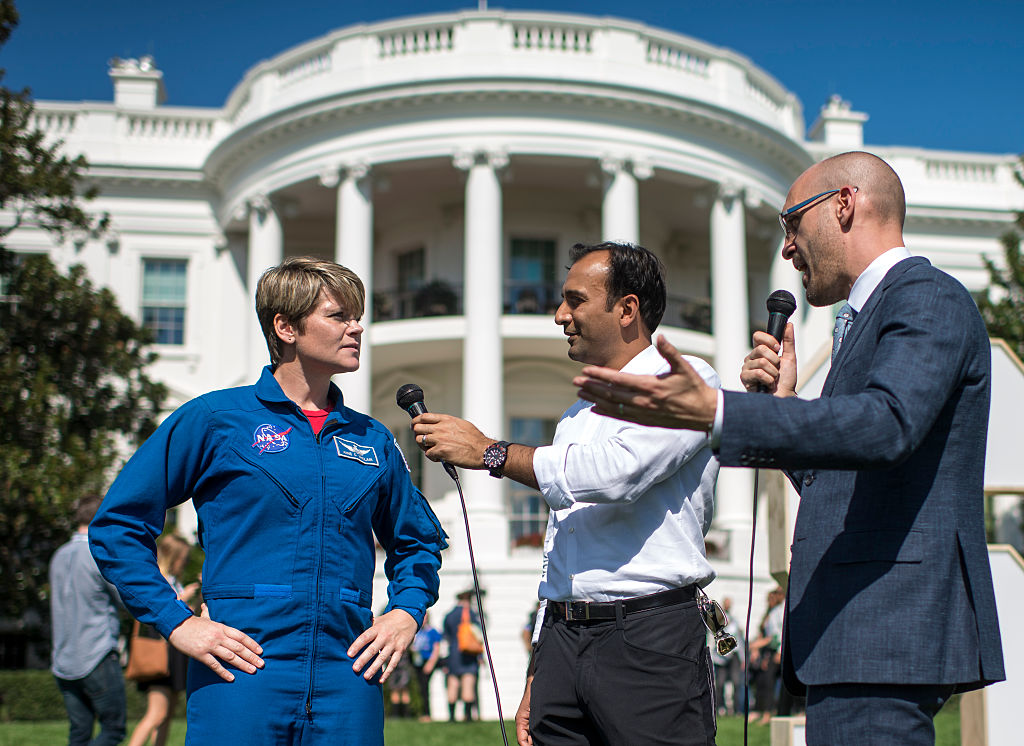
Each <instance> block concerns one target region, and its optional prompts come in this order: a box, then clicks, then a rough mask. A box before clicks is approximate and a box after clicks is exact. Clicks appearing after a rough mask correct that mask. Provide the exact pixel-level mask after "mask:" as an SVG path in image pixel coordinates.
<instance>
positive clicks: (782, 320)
mask: <svg viewBox="0 0 1024 746" xmlns="http://www.w3.org/2000/svg"><path fill="white" fill-rule="evenodd" d="M765 305H766V306H767V308H768V324H767V327H766V329H765V331H767V332H768V334H770V335H772V336H773V337H774V338H775V339H776V340H777V341H779V342H781V341H782V338H783V335H784V334H785V331H786V324H787V323H788V322H789V317H790V316H792V315H793V312H794V311H796V298H794V297H793V294H792V293H791V292H789V291H788V290H776V291H775V292H773V293H772V294H771V295H769V296H768V300H767V302H766V303H765ZM757 391H758V392H759V393H767V391H768V389H767V388H766V387H765V386H763V385H760V384H759V385H758V386H757ZM760 474H761V470H760V469H754V499H753V503H754V512H753V517H752V518H751V521H750V566H749V568H748V570H747V622H746V626H745V627H744V629H743V746H747V730H748V727H749V725H750V611H751V607H752V606H753V605H754V538H755V537H756V536H757V497H758V495H757V493H758V487H757V482H758V476H760ZM783 686H785V683H784V682H783Z"/></svg>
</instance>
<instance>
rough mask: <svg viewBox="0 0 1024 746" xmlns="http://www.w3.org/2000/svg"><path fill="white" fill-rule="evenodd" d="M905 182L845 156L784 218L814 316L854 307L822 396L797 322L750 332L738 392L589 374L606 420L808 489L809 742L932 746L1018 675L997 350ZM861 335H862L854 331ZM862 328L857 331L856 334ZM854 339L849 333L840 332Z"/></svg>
mask: <svg viewBox="0 0 1024 746" xmlns="http://www.w3.org/2000/svg"><path fill="white" fill-rule="evenodd" d="M905 216H906V201H905V198H904V194H903V186H902V184H901V183H900V180H899V178H898V177H897V175H896V174H895V172H893V170H892V169H891V168H890V167H889V166H888V164H886V163H885V162H884V161H882V160H881V159H879V158H876V157H875V156H873V155H869V154H867V153H844V154H842V155H838V156H835V157H833V158H829V159H827V160H825V161H822V162H821V163H818V164H816V165H814V166H812V167H811V168H809V169H808V170H807V171H805V172H804V173H803V174H802V175H801V176H800V177H799V178H798V179H797V180H796V182H794V184H793V186H792V187H791V188H790V191H789V195H788V196H787V198H786V206H785V209H784V210H783V211H782V213H781V214H780V216H779V217H780V220H781V222H782V226H783V230H784V231H785V235H786V240H785V243H784V246H783V249H782V252H783V256H784V257H785V258H787V259H789V260H791V261H792V262H793V266H794V267H795V268H796V269H797V270H798V271H800V272H802V273H803V284H804V288H805V291H806V295H807V301H808V302H809V303H811V304H812V305H815V306H827V305H832V304H835V303H838V302H839V301H842V300H844V299H845V300H847V304H846V305H844V306H843V309H842V312H841V314H840V319H839V320H838V321H837V332H842V335H840V334H837V336H839V337H840V338H839V339H838V340H837V341H836V343H835V344H834V345H833V354H834V357H833V361H832V368H831V370H830V371H829V374H828V377H827V378H826V380H825V384H824V389H823V391H822V395H821V397H820V398H818V399H814V400H804V399H800V398H798V397H796V396H795V394H796V391H795V387H796V356H795V352H794V345H795V342H794V335H793V327H792V324H789V325H787V327H786V331H785V334H784V336H783V340H782V344H781V346H780V345H779V343H778V342H776V341H775V340H774V339H773V338H772V337H770V336H769V335H767V334H765V333H762V332H759V333H757V334H755V335H754V342H755V345H756V347H755V349H754V350H753V351H752V352H751V353H750V355H748V356H747V358H746V360H745V361H744V365H743V371H742V373H741V380H742V381H743V384H744V386H745V387H746V388H747V389H748V391H755V390H757V388H758V386H762V387H765V388H766V389H767V390H768V391H769V392H770V393H772V394H774V396H763V395H758V394H750V393H741V392H732V391H726V392H717V391H715V390H714V389H711V388H710V387H708V386H706V385H705V384H704V383H703V381H702V380H701V379H700V377H699V376H697V375H696V374H695V373H694V372H693V371H692V370H691V369H689V367H688V366H687V365H686V363H685V362H684V361H682V360H681V359H680V357H679V355H678V353H677V352H676V350H675V349H674V348H673V347H672V346H671V345H670V344H668V343H667V342H666V341H665V340H664V338H660V339H659V349H660V351H661V353H662V355H664V356H665V358H666V359H667V360H669V362H670V364H671V368H672V371H671V373H669V374H666V375H664V376H662V377H654V376H628V375H625V374H622V373H619V372H616V371H609V370H606V369H601V368H596V369H595V368H585V369H584V370H583V374H582V375H581V376H580V377H578V378H577V379H576V381H575V383H576V385H577V386H580V388H581V391H580V396H581V397H582V398H584V399H588V400H590V401H594V402H595V403H596V404H597V411H599V412H601V413H604V414H609V415H612V416H616V417H620V418H623V419H628V420H633V421H637V422H642V423H644V424H649V425H661V426H665V427H677V428H686V429H695V430H706V431H707V432H708V433H709V436H710V437H711V439H712V447H713V448H714V450H715V451H716V452H717V453H718V457H719V459H720V461H721V463H722V465H724V466H748V467H773V468H779V469H783V470H785V472H786V474H787V475H788V476H789V478H790V480H791V481H792V483H793V485H794V486H795V487H796V489H797V491H798V492H799V493H800V509H799V512H798V515H797V519H796V527H795V530H794V537H793V547H792V561H791V567H790V580H789V589H788V598H787V615H786V624H785V633H784V635H783V643H784V645H783V646H784V650H783V671H784V676H785V679H786V682H787V686H789V687H790V689H798V690H799V689H802V688H803V687H806V695H807V743H808V744H829V745H832V744H866V743H871V744H876V743H877V744H899V745H900V746H905V745H906V744H932V743H934V739H935V732H934V726H933V723H932V719H933V717H934V715H935V713H936V712H937V711H938V710H939V708H940V707H941V706H942V704H943V703H944V702H945V701H946V700H947V699H948V698H949V697H950V696H951V695H952V694H953V693H954V692H958V691H967V690H970V689H975V688H978V687H981V686H985V685H986V684H989V683H992V682H995V681H1001V680H1002V679H1004V678H1005V675H1004V671H1003V660H1002V650H1001V646H1000V637H999V625H998V621H997V618H996V608H995V599H994V594H993V590H992V577H991V571H990V568H989V563H988V553H987V549H986V545H985V527H984V502H983V483H984V468H985V442H986V434H987V430H988V414H989V388H990V382H989V372H990V371H989V369H990V352H989V342H988V336H987V334H986V332H985V327H984V324H983V323H982V320H981V316H980V314H979V313H978V310H977V308H976V306H975V304H974V302H973V300H972V299H971V297H970V295H969V294H968V293H967V291H966V289H965V288H964V287H963V286H962V285H961V284H960V283H959V282H957V281H956V280H954V279H953V278H951V277H950V276H948V275H946V274H945V273H943V272H941V271H939V270H937V269H935V268H934V267H932V266H931V264H930V263H929V262H928V261H927V260H926V259H923V258H916V257H911V255H910V253H909V252H908V251H907V249H906V248H905V247H904V244H903V222H904V218H905ZM851 319H852V322H851V321H850V320H851ZM847 322H850V324H849V326H846V324H847ZM844 329H845V331H844Z"/></svg>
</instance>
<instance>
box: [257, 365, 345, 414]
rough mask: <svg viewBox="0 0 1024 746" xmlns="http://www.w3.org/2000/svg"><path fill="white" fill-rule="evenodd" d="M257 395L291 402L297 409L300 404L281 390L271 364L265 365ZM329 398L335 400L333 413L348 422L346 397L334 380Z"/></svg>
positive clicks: (264, 398)
mask: <svg viewBox="0 0 1024 746" xmlns="http://www.w3.org/2000/svg"><path fill="white" fill-rule="evenodd" d="M256 396H257V398H259V399H260V400H261V401H265V402H280V403H282V404H290V405H291V406H292V407H294V408H295V409H298V405H297V404H295V402H293V401H292V400H291V399H289V398H288V397H287V396H285V394H284V391H282V390H281V384H279V383H278V382H277V379H276V378H274V372H273V370H272V369H271V367H270V366H269V365H267V366H264V368H263V373H262V374H260V380H259V381H257V382H256ZM328 399H330V400H331V401H333V402H334V407H333V408H332V409H331V413H332V414H333V413H335V412H337V414H338V420H339V421H340V422H348V420H349V417H348V414H347V411H348V410H347V409H346V407H345V397H344V395H343V394H342V393H341V389H339V388H338V387H337V386H336V385H335V383H334V381H331V385H330V393H329V394H328ZM332 419H333V418H332V417H328V422H329V421H331V420H332Z"/></svg>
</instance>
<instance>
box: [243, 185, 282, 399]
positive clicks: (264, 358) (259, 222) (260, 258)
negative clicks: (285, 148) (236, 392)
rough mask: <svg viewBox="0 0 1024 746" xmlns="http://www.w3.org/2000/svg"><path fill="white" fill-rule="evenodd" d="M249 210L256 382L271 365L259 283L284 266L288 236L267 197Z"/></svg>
mask: <svg viewBox="0 0 1024 746" xmlns="http://www.w3.org/2000/svg"><path fill="white" fill-rule="evenodd" d="M248 208H249V263H248V267H247V272H246V275H247V282H248V288H249V309H250V310H249V314H248V317H247V318H248V320H247V322H246V323H247V324H248V325H249V330H250V331H249V363H248V367H249V375H248V378H250V379H251V380H253V381H255V380H256V378H257V377H258V376H259V372H260V370H261V369H262V368H263V366H264V365H268V364H269V363H270V353H269V352H268V351H267V340H266V337H264V336H263V332H262V330H261V329H260V324H259V319H257V318H256V314H255V312H254V311H253V310H252V309H254V308H255V303H256V283H257V282H258V281H259V279H260V275H262V274H263V273H264V272H265V271H266V270H268V269H270V268H271V267H275V266H277V265H278V264H280V263H281V260H282V259H283V257H284V234H283V232H282V230H281V220H280V218H278V216H277V212H276V211H275V210H274V206H273V204H271V201H270V198H269V197H268V196H267V195H265V194H257V195H256V196H254V197H252V198H251V199H250V200H249V203H248Z"/></svg>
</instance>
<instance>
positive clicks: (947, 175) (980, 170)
mask: <svg viewBox="0 0 1024 746" xmlns="http://www.w3.org/2000/svg"><path fill="white" fill-rule="evenodd" d="M997 170H998V166H997V164H995V163H974V162H971V161H959V160H935V159H929V160H927V161H925V175H926V176H927V177H928V178H929V179H940V180H942V181H970V182H976V183H983V184H994V183H995V182H996V180H997Z"/></svg>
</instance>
